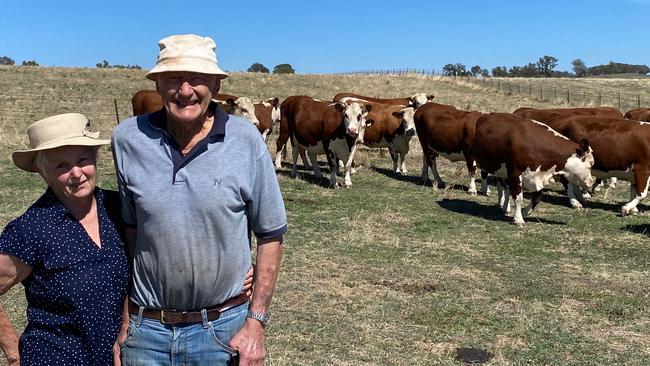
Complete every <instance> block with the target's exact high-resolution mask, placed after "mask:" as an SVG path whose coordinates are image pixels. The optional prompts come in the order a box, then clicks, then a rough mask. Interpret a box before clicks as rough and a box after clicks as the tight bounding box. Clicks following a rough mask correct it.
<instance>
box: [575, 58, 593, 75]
mask: <svg viewBox="0 0 650 366" xmlns="http://www.w3.org/2000/svg"><path fill="white" fill-rule="evenodd" d="M571 65H573V72H575V73H576V76H577V77H579V78H581V77H584V76H587V75H589V68H588V67H587V65H585V63H584V62H583V61H582V60H581V59H579V58H577V59H575V60H573V61H571Z"/></svg>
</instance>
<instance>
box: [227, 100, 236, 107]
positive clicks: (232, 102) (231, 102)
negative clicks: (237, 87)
mask: <svg viewBox="0 0 650 366" xmlns="http://www.w3.org/2000/svg"><path fill="white" fill-rule="evenodd" d="M226 104H227V105H229V106H231V107H232V106H234V105H235V100H234V99H232V98H228V99H226Z"/></svg>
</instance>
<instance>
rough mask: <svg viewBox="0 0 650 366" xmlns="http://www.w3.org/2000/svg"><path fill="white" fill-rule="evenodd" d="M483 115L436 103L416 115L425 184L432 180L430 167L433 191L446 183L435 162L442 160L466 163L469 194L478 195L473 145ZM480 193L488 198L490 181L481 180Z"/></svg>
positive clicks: (428, 105)
mask: <svg viewBox="0 0 650 366" xmlns="http://www.w3.org/2000/svg"><path fill="white" fill-rule="evenodd" d="M481 115H482V113H480V112H465V111H460V110H457V109H456V108H454V107H452V106H450V105H445V104H436V103H427V104H425V105H423V106H422V107H420V108H419V109H418V110H417V112H416V113H415V128H416V130H417V133H418V139H419V140H420V146H422V181H423V182H425V183H426V181H427V180H428V178H429V167H430V168H431V172H432V173H433V179H434V182H433V188H434V189H436V188H437V187H438V186H439V185H440V186H444V182H443V181H442V178H440V175H439V174H438V166H437V163H436V160H437V158H438V156H442V157H444V158H446V159H448V160H450V161H452V162H457V161H464V162H465V164H466V165H467V172H468V174H469V189H468V192H469V193H470V194H476V193H477V191H476V183H475V181H474V175H475V173H476V163H475V162H474V158H473V157H472V156H471V149H472V142H473V141H474V131H475V130H476V121H478V118H479V117H480V116H481ZM481 192H482V193H483V194H486V195H487V194H489V190H488V185H487V179H485V177H484V179H483V180H482V184H481Z"/></svg>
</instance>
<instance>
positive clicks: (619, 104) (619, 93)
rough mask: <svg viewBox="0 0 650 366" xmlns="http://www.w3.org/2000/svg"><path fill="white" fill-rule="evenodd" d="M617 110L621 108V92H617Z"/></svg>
mask: <svg viewBox="0 0 650 366" xmlns="http://www.w3.org/2000/svg"><path fill="white" fill-rule="evenodd" d="M618 110H621V92H618Z"/></svg>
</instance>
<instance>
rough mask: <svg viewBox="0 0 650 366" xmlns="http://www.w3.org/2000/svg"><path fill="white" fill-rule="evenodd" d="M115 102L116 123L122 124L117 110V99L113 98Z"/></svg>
mask: <svg viewBox="0 0 650 366" xmlns="http://www.w3.org/2000/svg"><path fill="white" fill-rule="evenodd" d="M113 104H115V124H116V125H117V124H120V114H119V112H118V111H117V99H113Z"/></svg>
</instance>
